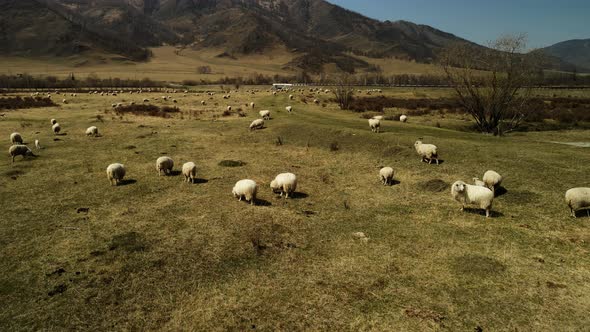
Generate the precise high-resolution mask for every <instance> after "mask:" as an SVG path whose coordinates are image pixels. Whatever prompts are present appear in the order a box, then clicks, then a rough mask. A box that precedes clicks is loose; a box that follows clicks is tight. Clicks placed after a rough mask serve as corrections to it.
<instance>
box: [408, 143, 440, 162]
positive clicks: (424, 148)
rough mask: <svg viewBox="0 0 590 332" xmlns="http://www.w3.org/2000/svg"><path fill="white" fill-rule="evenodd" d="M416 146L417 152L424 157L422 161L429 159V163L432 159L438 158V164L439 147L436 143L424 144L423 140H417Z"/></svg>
mask: <svg viewBox="0 0 590 332" xmlns="http://www.w3.org/2000/svg"><path fill="white" fill-rule="evenodd" d="M414 148H416V152H417V153H418V154H419V155H420V156H421V157H422V159H421V160H422V161H425V160H427V161H428V163H429V164H432V159H435V160H436V164H437V165H438V164H439V162H438V152H437V150H438V148H437V147H436V145H433V144H424V143H422V141H416V143H414Z"/></svg>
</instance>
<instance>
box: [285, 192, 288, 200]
mask: <svg viewBox="0 0 590 332" xmlns="http://www.w3.org/2000/svg"><path fill="white" fill-rule="evenodd" d="M287 198H289V192H288V191H287V192H285V199H287Z"/></svg>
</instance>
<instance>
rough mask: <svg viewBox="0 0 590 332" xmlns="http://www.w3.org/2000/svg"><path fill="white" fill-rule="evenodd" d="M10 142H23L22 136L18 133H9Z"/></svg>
mask: <svg viewBox="0 0 590 332" xmlns="http://www.w3.org/2000/svg"><path fill="white" fill-rule="evenodd" d="M10 143H12V144H23V137H22V136H21V134H19V133H16V132H15V133H12V134H10Z"/></svg>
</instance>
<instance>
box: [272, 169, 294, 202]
mask: <svg viewBox="0 0 590 332" xmlns="http://www.w3.org/2000/svg"><path fill="white" fill-rule="evenodd" d="M270 188H271V189H272V191H273V192H274V193H277V192H278V193H280V194H281V197H282V196H283V193H284V194H285V198H289V194H292V193H294V192H295V190H296V189H297V176H296V175H295V174H293V173H282V174H279V175H277V176H276V177H275V179H274V180H272V182H271V183H270Z"/></svg>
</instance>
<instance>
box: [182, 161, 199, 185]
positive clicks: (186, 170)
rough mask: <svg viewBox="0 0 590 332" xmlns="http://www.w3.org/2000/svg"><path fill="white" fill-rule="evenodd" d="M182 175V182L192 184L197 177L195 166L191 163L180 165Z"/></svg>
mask: <svg viewBox="0 0 590 332" xmlns="http://www.w3.org/2000/svg"><path fill="white" fill-rule="evenodd" d="M182 175H184V180H185V181H186V182H188V183H194V182H195V178H196V177H197V165H196V164H195V163H193V162H188V163H185V164H184V165H182Z"/></svg>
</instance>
